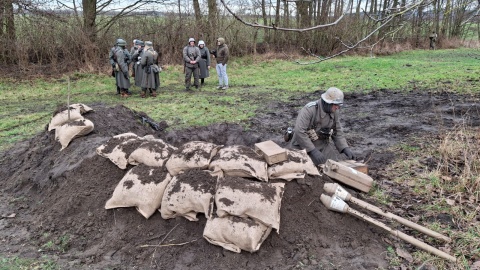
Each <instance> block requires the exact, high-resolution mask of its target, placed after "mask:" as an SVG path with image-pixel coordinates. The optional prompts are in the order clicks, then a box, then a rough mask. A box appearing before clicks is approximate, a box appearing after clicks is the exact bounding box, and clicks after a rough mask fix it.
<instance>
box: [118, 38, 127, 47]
mask: <svg viewBox="0 0 480 270" xmlns="http://www.w3.org/2000/svg"><path fill="white" fill-rule="evenodd" d="M117 45H118V46H127V42H126V41H125V40H123V39H121V38H119V39H117Z"/></svg>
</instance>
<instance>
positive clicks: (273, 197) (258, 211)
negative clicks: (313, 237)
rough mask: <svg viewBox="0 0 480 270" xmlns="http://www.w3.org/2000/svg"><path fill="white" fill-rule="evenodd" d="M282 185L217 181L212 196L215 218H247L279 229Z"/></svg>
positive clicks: (228, 179)
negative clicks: (215, 207) (230, 216)
mask: <svg viewBox="0 0 480 270" xmlns="http://www.w3.org/2000/svg"><path fill="white" fill-rule="evenodd" d="M284 187H285V183H262V182H254V181H250V180H248V179H245V178H241V177H231V176H226V177H225V178H219V179H218V183H217V191H216V193H215V204H216V206H217V215H218V216H219V217H225V216H227V215H232V216H238V217H244V218H245V217H250V218H252V219H254V220H257V221H259V222H261V223H263V224H265V225H267V226H269V227H272V228H274V229H276V230H277V232H278V231H279V229H280V206H281V202H282V196H283V191H284Z"/></svg>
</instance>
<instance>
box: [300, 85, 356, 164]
mask: <svg viewBox="0 0 480 270" xmlns="http://www.w3.org/2000/svg"><path fill="white" fill-rule="evenodd" d="M342 105H343V92H342V91H341V90H340V89H338V88H335V87H330V88H329V89H328V90H327V91H326V92H325V93H323V94H322V96H321V99H319V100H317V101H312V102H310V103H308V104H307V105H305V107H303V108H302V109H301V110H300V112H299V113H298V117H297V120H296V122H295V128H294V134H293V137H292V140H291V146H292V147H293V148H297V149H305V150H306V151H307V153H308V155H309V156H310V158H311V159H312V161H313V163H314V164H315V165H316V166H318V165H320V164H324V163H325V162H326V161H327V159H333V160H343V159H345V156H346V158H347V159H355V155H354V154H353V153H352V151H351V150H350V148H349V147H348V144H347V140H346V139H345V137H344V135H343V131H342V126H341V124H340V114H339V109H340V106H342ZM342 154H343V155H342Z"/></svg>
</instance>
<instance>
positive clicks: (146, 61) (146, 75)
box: [140, 48, 160, 90]
mask: <svg viewBox="0 0 480 270" xmlns="http://www.w3.org/2000/svg"><path fill="white" fill-rule="evenodd" d="M140 64H141V65H142V68H143V76H142V89H153V90H157V89H158V87H159V86H160V79H159V75H158V72H156V71H154V70H153V69H152V65H158V53H157V52H156V51H154V50H153V49H152V48H149V49H148V50H146V51H145V52H144V53H143V56H142V59H141V60H140Z"/></svg>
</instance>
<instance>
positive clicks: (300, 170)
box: [268, 149, 320, 181]
mask: <svg viewBox="0 0 480 270" xmlns="http://www.w3.org/2000/svg"><path fill="white" fill-rule="evenodd" d="M305 173H306V174H309V175H320V172H319V171H318V169H317V167H316V166H315V164H313V162H312V160H311V159H310V157H309V156H308V154H307V151H305V150H304V149H303V150H296V149H287V160H286V161H282V162H279V163H277V164H273V165H271V166H270V167H268V178H269V179H284V180H287V181H290V180H292V179H298V178H304V177H305Z"/></svg>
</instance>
